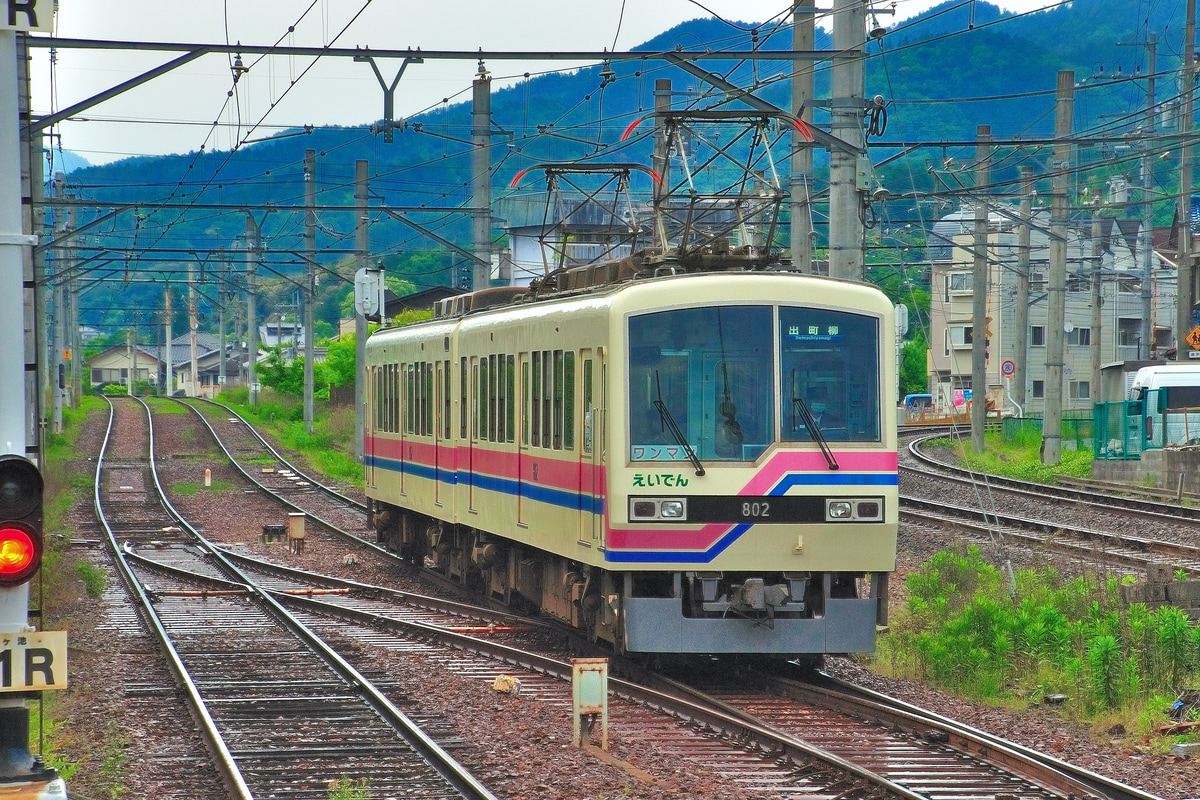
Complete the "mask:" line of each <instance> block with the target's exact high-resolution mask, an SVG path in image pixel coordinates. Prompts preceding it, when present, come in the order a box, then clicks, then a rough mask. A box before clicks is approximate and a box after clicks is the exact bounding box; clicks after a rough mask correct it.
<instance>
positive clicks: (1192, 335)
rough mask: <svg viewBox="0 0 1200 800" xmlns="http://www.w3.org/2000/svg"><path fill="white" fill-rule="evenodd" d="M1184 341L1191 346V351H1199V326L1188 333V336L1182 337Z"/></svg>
mask: <svg viewBox="0 0 1200 800" xmlns="http://www.w3.org/2000/svg"><path fill="white" fill-rule="evenodd" d="M1183 338H1184V340H1185V341H1186V342H1187V343H1188V344H1189V345H1191V346H1192V349H1193V350H1200V325H1197V326H1196V327H1194V328H1192V329H1191V330H1190V331H1188V335H1187V336H1185V337H1183Z"/></svg>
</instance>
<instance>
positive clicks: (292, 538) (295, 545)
mask: <svg viewBox="0 0 1200 800" xmlns="http://www.w3.org/2000/svg"><path fill="white" fill-rule="evenodd" d="M306 516H307V514H305V513H304V512H303V511H291V512H288V548H289V549H290V550H291V551H292V552H293V553H296V554H297V555H299V554H300V553H303V552H304V519H305V517H306Z"/></svg>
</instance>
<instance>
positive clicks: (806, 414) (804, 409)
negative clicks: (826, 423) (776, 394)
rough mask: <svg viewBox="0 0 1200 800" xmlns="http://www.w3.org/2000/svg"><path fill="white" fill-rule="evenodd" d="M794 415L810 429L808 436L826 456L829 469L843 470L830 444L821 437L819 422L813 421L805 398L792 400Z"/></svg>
mask: <svg viewBox="0 0 1200 800" xmlns="http://www.w3.org/2000/svg"><path fill="white" fill-rule="evenodd" d="M792 413H793V414H796V413H798V414H799V415H800V419H801V421H802V422H803V423H804V427H806V428H808V435H809V436H811V437H812V438H813V441H814V442H816V443H817V444H818V445H819V446H820V447H821V453H822V454H823V455H824V456H825V463H826V464H828V465H829V469H831V470H835V469H841V465H840V464H838V462H837V459H836V458H834V457H833V451H832V450H830V449H829V443H828V442H826V441H825V437H824V436H823V435H821V428H820V426H819V425H817V421H816V420H815V419H813V415H812V412H811V411H809V410H808V405H807V404H805V402H804V399H803V398H801V397H793V398H792ZM793 427H795V426H793Z"/></svg>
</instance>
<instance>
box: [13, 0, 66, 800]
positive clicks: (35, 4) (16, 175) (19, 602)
mask: <svg viewBox="0 0 1200 800" xmlns="http://www.w3.org/2000/svg"><path fill="white" fill-rule="evenodd" d="M53 5H54V4H53V0H0V341H3V342H7V343H9V346H7V347H0V793H4V794H5V795H6V796H7V795H8V794H13V796H14V797H22V798H25V797H28V798H38V800H41V799H42V798H50V797H66V787H65V785H64V784H63V782H62V781H61V780H60V779H59V777H58V774H57V772H55V771H54V770H51V769H46V768H45V767H44V766H43V765H42V763H41V761H40V759H38V758H35V757H34V756H33V755H32V753H31V752H30V749H29V709H28V708H27V707H26V701H27V699H28V698H29V697H31V696H37V694H38V692H40V691H41V690H42V689H50V688H63V687H65V686H66V677H67V672H66V670H67V663H66V633H65V632H54V633H47V632H37V631H35V630H34V629H33V628H32V627H31V626H30V625H29V583H30V581H31V580H32V579H33V577H34V576H35V575H36V574H37V572H38V569H39V568H40V566H41V558H42V542H43V537H42V475H41V472H40V470H39V469H38V467H37V465H36V464H34V462H33V461H31V460H29V459H28V458H27V457H26V454H27V453H28V452H30V450H29V442H28V441H27V435H28V432H30V431H32V430H33V427H32V422H33V414H32V413H31V412H30V411H29V408H30V406H29V404H28V403H27V400H28V399H29V398H27V397H26V380H25V375H26V371H27V369H28V368H29V367H30V366H32V364H31V363H29V362H32V361H35V360H36V357H32V358H31V357H27V351H29V350H30V349H29V348H26V347H20V346H12V344H13V343H16V342H26V341H28V337H27V336H26V332H27V330H31V329H32V328H33V324H34V320H33V319H26V309H32V308H33V304H32V302H30V303H26V298H27V297H29V296H30V295H32V293H33V286H34V284H33V280H32V275H30V276H29V278H30V279H29V280H28V281H27V280H26V275H25V264H26V263H32V246H33V244H34V242H35V237H34V236H32V235H31V233H30V232H29V231H27V230H25V227H26V226H25V220H24V216H23V213H22V203H21V198H22V187H21V157H20V152H21V151H20V147H21V137H20V118H19V116H20V115H19V108H20V107H21V106H20V103H19V93H18V78H17V76H18V71H17V69H18V64H17V31H31V30H32V31H41V32H46V33H48V32H50V31H51V23H52V22H53V14H54V8H53ZM40 166H41V165H40V163H37V164H35V169H40ZM30 179H31V180H33V181H40V180H41V179H42V178H41V176H40V175H36V176H30ZM14 791H15V793H14Z"/></svg>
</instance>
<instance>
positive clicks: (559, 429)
mask: <svg viewBox="0 0 1200 800" xmlns="http://www.w3.org/2000/svg"><path fill="white" fill-rule="evenodd" d="M553 358H554V403H553V407H554V437H553V446H554V449H555V450H562V449H563V395H564V392H563V363H564V361H563V351H562V350H555V351H554V355H553Z"/></svg>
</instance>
